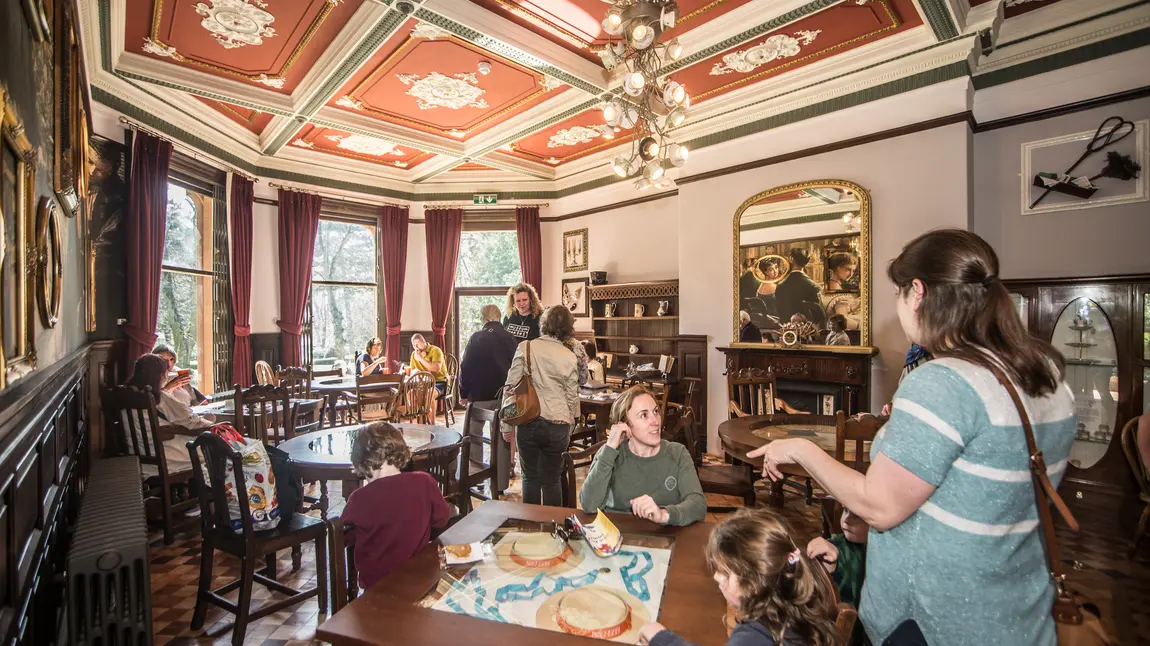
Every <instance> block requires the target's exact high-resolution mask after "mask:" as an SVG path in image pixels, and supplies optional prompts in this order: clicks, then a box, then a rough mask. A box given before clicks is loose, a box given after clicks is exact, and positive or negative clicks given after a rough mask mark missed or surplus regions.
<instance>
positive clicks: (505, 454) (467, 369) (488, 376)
mask: <svg viewBox="0 0 1150 646" xmlns="http://www.w3.org/2000/svg"><path fill="white" fill-rule="evenodd" d="M500 316H502V313H501V312H500V311H499V306H498V305H484V306H483V307H482V308H480V310H479V318H480V319H482V320H483V327H482V328H480V329H479V330H478V331H477V332H475V333H474V334H472V335H471V337H470V338H469V339H468V340H467V349H466V350H465V351H464V352H463V359H462V360H461V361H460V362H459V398H460V399H459V401H460V403H462V404H463V405H464V406H466V405H468V404H469V403H470V405H472V406H475V407H477V408H483V409H486V410H497V409H498V408H499V403H500V400H501V398H500V395H501V394H502V392H503V384H504V383H506V382H507V371H508V370H510V369H511V359H512V358H513V357H514V356H515V348H516V347H517V346H518V345H519V340H518V339H516V338H515V337H513V336H511V334H510V333H508V332H507V330H504V329H503V326H502V325H501V324H500V323H499V318H500ZM467 432H468V435H469V437H470V438H471V450H472V455H482V452H483V444H482V442H480V441H479V436H480V435H481V434H482V433H483V423H482V422H479V421H474V422H472V423H471V428H470V429H468V431H467ZM492 440H494V441H497V442H498V445H499V473H497V474H496V477H495V481H496V488H497V489H498V490H499V491H504V490H505V489H507V483H508V480H509V478H510V475H511V445H510V442H509V441H500V440H499V438H492ZM476 451H478V453H475V452H476Z"/></svg>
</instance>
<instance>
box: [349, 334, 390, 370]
mask: <svg viewBox="0 0 1150 646" xmlns="http://www.w3.org/2000/svg"><path fill="white" fill-rule="evenodd" d="M388 367H389V364H388V362H387V356H386V355H385V354H383V341H381V340H380V338H379V337H377V336H373V337H371V338H370V339H368V340H367V348H366V352H365V353H364V354H363V356H361V357H360V359H359V363H358V364H357V366H356V368H357V369H358V370H359V374H360V376H361V377H367V376H369V375H384V374H387V373H388Z"/></svg>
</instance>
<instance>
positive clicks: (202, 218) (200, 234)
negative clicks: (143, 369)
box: [156, 184, 214, 393]
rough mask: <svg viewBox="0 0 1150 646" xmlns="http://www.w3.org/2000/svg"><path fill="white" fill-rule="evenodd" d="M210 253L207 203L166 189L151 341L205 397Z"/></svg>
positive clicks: (208, 386)
mask: <svg viewBox="0 0 1150 646" xmlns="http://www.w3.org/2000/svg"><path fill="white" fill-rule="evenodd" d="M212 252H213V245H212V198H210V197H207V196H205V195H201V194H199V193H196V192H193V191H188V190H186V189H184V188H183V187H182V186H178V185H176V184H168V214H167V221H166V230H165V234H164V258H163V265H162V269H161V270H160V303H159V308H158V311H157V316H156V336H157V337H158V339H157V341H156V342H157V343H162V344H166V345H169V346H171V347H172V349H173V350H175V351H176V354H177V356H178V357H179V365H180V367H181V368H189V369H191V370H192V371H193V373H192V374H193V378H192V383H193V385H195V386H196V387H197V388H199V389H200V390H201V391H202V392H204V393H211V391H212V384H213V382H214V378H213V377H214V375H213V368H214V366H213V362H212V322H213V321H214V313H213V311H212V310H213V303H212Z"/></svg>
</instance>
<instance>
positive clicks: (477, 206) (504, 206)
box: [423, 202, 551, 211]
mask: <svg viewBox="0 0 1150 646" xmlns="http://www.w3.org/2000/svg"><path fill="white" fill-rule="evenodd" d="M517 206H526V207H532V206H536V207H544V206H551V204H550V203H548V202H543V203H540V204H510V203H508V204H473V203H471V202H460V203H458V204H456V203H444V204H425V205H423V210H424V211H429V210H431V209H448V208H452V207H460V208H464V207H466V208H468V209H479V210H486V209H509V208H510V209H513V208H515V207H517Z"/></svg>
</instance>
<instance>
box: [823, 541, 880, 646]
mask: <svg viewBox="0 0 1150 646" xmlns="http://www.w3.org/2000/svg"><path fill="white" fill-rule="evenodd" d="M827 540H829V541H830V543H831V545H834V546H835V547H836V548H838V551H839V557H838V560H837V561H835V571H834V574H832V575H831V579H833V580H834V583H835V586H836V587H837V588H838V589H839V601H842V602H843V603H849V604H850V605H852V606H854V607H855V609H856V610H858V607H859V601H861V600H862V587H863V580H864V579H865V578H866V543H852V542H850V541H848V540H847V537H846V536H844V535H842V534H835V535H834V536H831V537H830V538H829V539H827ZM847 643H848V646H870V640H869V639H867V636H866V629H865V628H863V625H862V622H861V621H856V622H855V627H854V630H853V631H852V632H851V638H850V641H849V642H847Z"/></svg>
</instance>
